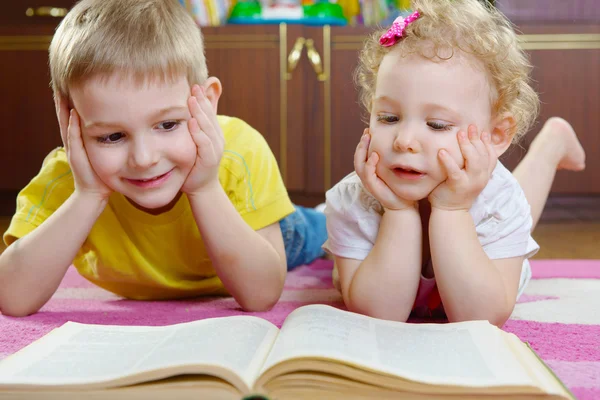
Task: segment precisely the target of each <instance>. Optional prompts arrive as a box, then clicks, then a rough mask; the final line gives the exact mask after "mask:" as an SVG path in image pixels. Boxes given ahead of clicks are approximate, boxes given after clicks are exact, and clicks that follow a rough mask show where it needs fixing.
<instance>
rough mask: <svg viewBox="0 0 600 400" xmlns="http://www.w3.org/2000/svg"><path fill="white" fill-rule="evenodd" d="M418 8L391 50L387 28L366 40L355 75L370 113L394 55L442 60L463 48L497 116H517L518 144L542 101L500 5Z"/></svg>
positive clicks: (470, 2)
mask: <svg viewBox="0 0 600 400" xmlns="http://www.w3.org/2000/svg"><path fill="white" fill-rule="evenodd" d="M413 8H414V9H415V10H419V12H420V14H421V16H420V17H419V18H418V19H417V20H416V21H414V22H412V23H410V24H409V25H408V26H407V28H406V30H405V32H404V35H403V38H402V39H401V40H400V41H399V42H397V43H396V44H394V45H393V46H391V47H383V46H381V45H380V44H379V37H380V36H381V35H382V34H383V33H385V32H386V30H387V28H386V30H381V31H378V32H375V33H374V34H373V35H371V36H370V37H369V38H368V39H367V41H366V42H365V45H364V47H363V49H362V51H361V54H360V62H359V66H358V69H357V71H356V78H357V83H358V85H359V87H360V99H361V102H362V104H363V106H364V107H366V109H367V111H368V112H371V107H372V102H373V98H374V95H375V86H376V83H377V72H378V70H379V66H380V65H381V61H382V59H383V57H384V56H385V55H386V54H387V53H389V52H390V51H392V50H394V51H401V52H402V53H401V54H402V55H403V56H406V55H409V54H415V53H416V54H419V55H421V56H423V57H426V58H428V59H431V60H432V61H434V62H443V61H444V60H447V59H449V58H451V57H452V54H454V52H456V50H459V51H462V52H464V53H467V54H471V55H472V56H474V57H476V58H477V59H479V60H480V61H481V62H482V63H483V65H484V66H485V69H486V73H487V74H488V77H489V80H490V82H489V83H490V86H491V88H492V90H491V92H492V93H491V97H492V98H491V99H490V100H491V105H492V112H493V114H494V115H502V114H504V113H506V112H509V113H511V114H512V116H513V118H514V120H515V124H514V126H513V129H512V132H511V133H512V134H514V139H513V140H514V141H518V140H519V139H520V138H521V137H522V136H523V135H525V133H527V132H528V131H529V129H530V128H531V126H532V124H533V122H534V121H535V119H536V117H537V114H538V110H539V98H538V96H537V93H536V92H535V91H534V90H533V88H532V87H531V86H530V84H529V82H530V76H529V74H530V71H531V65H530V64H529V60H528V57H527V55H526V54H525V53H524V52H523V50H521V48H520V47H519V45H518V43H517V36H516V34H515V31H514V29H513V27H512V25H511V23H510V21H508V19H507V18H506V17H505V16H504V15H503V14H502V13H501V12H500V11H498V10H497V9H496V8H495V7H493V6H491V5H489V4H487V5H484V4H482V3H481V2H480V1H478V0H414V1H413ZM424 43H427V44H429V45H428V46H425V45H424Z"/></svg>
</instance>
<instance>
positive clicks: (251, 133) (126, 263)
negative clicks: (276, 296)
mask: <svg viewBox="0 0 600 400" xmlns="http://www.w3.org/2000/svg"><path fill="white" fill-rule="evenodd" d="M218 119H219V124H220V125H221V128H222V130H223V134H224V136H225V143H226V145H225V151H224V153H223V158H222V160H221V165H220V167H219V181H220V182H221V185H222V186H223V188H224V190H225V192H226V193H227V196H228V197H229V199H230V200H231V202H232V203H233V205H234V206H235V208H236V210H238V212H239V213H240V215H241V217H242V218H243V219H244V221H246V223H247V224H248V225H249V226H250V227H252V228H253V229H254V230H258V229H261V228H264V227H266V226H268V225H271V224H273V223H276V222H278V221H279V220H281V219H282V218H284V217H285V216H287V215H288V214H290V213H292V212H293V211H294V206H293V205H292V203H291V201H290V199H289V196H288V194H287V191H286V189H285V186H284V184H283V180H282V178H281V175H280V172H279V168H278V166H277V162H276V160H275V157H274V156H273V153H272V152H271V149H270V148H269V146H268V144H267V142H266V141H265V140H264V138H263V137H262V136H261V135H260V133H258V132H257V131H256V130H254V129H253V128H252V127H250V126H249V125H248V124H246V123H245V122H244V121H242V120H239V119H236V118H231V117H224V116H219V117H218ZM73 191H74V182H73V176H72V174H71V169H70V167H69V164H68V162H67V157H66V153H65V151H64V149H63V148H58V149H56V150H53V151H52V152H51V153H50V154H49V155H48V156H47V157H46V159H45V160H44V163H43V166H42V169H41V170H40V172H39V173H38V175H37V176H36V177H35V178H33V180H32V181H31V182H30V183H29V184H28V185H27V186H26V187H25V188H24V189H23V190H22V191H21V192H20V193H19V195H18V197H17V211H16V213H15V215H14V216H13V218H12V221H11V224H10V226H9V228H8V230H7V231H6V233H5V234H4V242H5V243H6V244H7V245H9V244H11V243H13V242H14V241H15V240H17V239H18V238H20V237H23V236H25V235H27V234H28V233H29V232H31V231H33V230H34V229H35V228H36V227H38V226H39V225H40V224H41V223H42V222H44V221H45V220H46V219H47V218H48V217H49V216H50V215H52V213H53V212H54V211H56V210H57V209H58V208H59V207H60V206H61V205H62V204H63V203H64V202H65V201H66V200H67V198H68V197H69V196H70V195H71V194H72V193H73ZM64 240H69V232H64ZM73 264H74V265H75V267H77V270H78V271H79V273H80V274H81V275H82V276H84V277H85V278H86V279H88V280H90V281H91V282H93V283H95V284H96V285H98V286H100V287H103V288H104V289H107V290H110V291H111V292H114V293H116V294H118V295H121V296H124V297H128V298H132V299H167V298H182V297H191V296H198V295H203V294H226V291H225V289H224V288H223V284H222V283H221V281H220V279H219V278H218V277H217V275H216V273H215V270H214V269H213V267H212V263H211V261H210V259H209V257H208V254H207V251H206V248H205V247H204V243H203V241H202V238H201V237H200V233H199V231H198V227H197V225H196V221H195V220H194V216H193V214H192V210H191V208H190V205H189V202H188V200H187V197H186V196H185V195H183V196H181V198H180V199H179V200H178V201H177V203H176V204H175V205H174V206H173V208H172V209H171V210H169V211H167V212H165V213H163V214H160V215H151V214H148V213H145V212H143V211H141V210H139V209H137V208H136V207H135V206H134V205H132V204H131V203H130V202H129V201H128V200H127V199H126V198H125V196H123V195H122V194H120V193H113V194H112V195H111V197H110V199H109V202H108V205H107V206H106V208H105V209H104V211H103V212H102V214H101V215H100V217H99V218H98V220H97V221H96V223H95V224H94V226H93V228H92V230H91V232H90V234H89V236H88V237H87V239H86V241H85V242H84V244H83V246H82V247H81V249H80V250H79V252H78V254H77V256H76V258H75V260H74V262H73Z"/></svg>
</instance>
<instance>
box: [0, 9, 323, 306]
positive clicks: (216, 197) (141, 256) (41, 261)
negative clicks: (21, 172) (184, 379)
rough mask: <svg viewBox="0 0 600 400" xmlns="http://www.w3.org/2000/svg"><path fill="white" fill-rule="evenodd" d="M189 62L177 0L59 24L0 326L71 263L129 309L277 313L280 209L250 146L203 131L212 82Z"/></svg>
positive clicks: (195, 39)
mask: <svg viewBox="0 0 600 400" xmlns="http://www.w3.org/2000/svg"><path fill="white" fill-rule="evenodd" d="M203 50H204V49H203V42H202V36H201V33H200V31H199V29H198V27H197V26H196V25H195V23H194V22H193V20H192V18H191V17H190V16H189V15H188V14H187V12H186V11H185V9H184V8H183V7H181V5H180V4H179V3H178V1H177V0H129V1H122V0H83V1H81V2H80V3H78V4H77V5H76V6H75V7H74V8H73V9H72V10H71V11H70V12H69V14H68V15H67V16H66V17H65V19H64V20H63V21H62V23H61V24H60V26H59V27H58V29H57V31H56V34H55V36H54V38H53V40H52V43H51V46H50V55H49V57H50V72H51V77H52V87H53V90H54V95H55V103H56V110H57V116H58V120H59V125H60V132H61V136H62V140H63V144H64V148H59V149H57V150H54V151H53V152H51V153H50V154H49V155H48V156H47V157H46V159H45V160H44V164H43V166H42V169H41V170H40V172H39V174H38V175H37V176H36V177H35V178H34V179H33V180H32V181H31V182H30V183H29V184H28V185H27V186H26V187H25V188H24V189H23V190H22V191H21V193H20V194H19V196H18V199H17V212H16V214H15V216H14V217H13V219H12V222H11V225H10V227H9V229H8V230H7V232H6V233H5V234H4V240H5V242H6V244H7V245H9V247H8V248H7V249H6V251H5V252H4V253H3V254H2V255H1V256H0V311H1V312H2V313H3V314H5V315H12V316H24V315H28V314H31V313H34V312H36V311H37V310H39V309H40V307H42V306H43V305H44V304H45V303H46V302H47V301H48V299H49V298H50V297H51V296H52V295H53V294H54V292H55V291H56V289H57V287H58V285H59V284H60V282H61V280H62V278H63V276H64V274H65V272H66V271H67V268H68V267H69V266H70V265H71V264H72V263H73V264H74V265H75V266H76V267H77V269H78V271H79V273H80V274H82V275H83V276H84V277H85V278H87V279H88V280H90V281H91V282H93V283H95V284H96V285H98V286H100V287H103V288H105V289H107V290H109V291H111V292H114V293H116V294H118V295H121V296H124V297H127V298H132V299H171V298H183V297H192V296H199V295H208V294H226V293H229V294H231V295H232V296H233V297H234V298H235V299H236V300H237V301H238V303H239V304H240V305H241V306H242V307H243V308H244V309H245V310H249V311H258V310H266V309H269V308H271V307H272V306H273V305H274V304H275V303H276V302H277V300H278V299H279V296H280V295H281V292H282V289H283V282H284V278H285V274H286V249H285V247H284V240H283V238H282V232H281V228H280V224H279V221H280V220H282V219H283V218H284V217H286V216H287V215H289V214H291V213H293V212H294V206H293V205H292V203H291V202H290V200H289V197H288V195H287V192H286V189H285V187H284V185H283V182H282V179H281V176H280V173H279V170H278V168H277V164H276V161H275V158H274V156H273V154H272V153H271V151H270V149H269V147H268V145H267V144H266V142H265V140H264V139H263V137H262V136H261V135H260V134H259V133H258V132H256V131H255V130H253V129H252V128H251V127H250V126H248V125H247V124H246V123H244V122H243V121H241V120H239V119H235V118H228V117H223V116H217V114H216V111H217V104H218V100H219V96H220V95H221V83H220V82H219V80H218V79H217V78H215V77H208V73H207V68H206V61H205V58H204V51H203ZM190 94H191V96H190ZM302 212H303V210H300V211H299V212H297V213H295V214H293V215H294V216H295V218H294V220H293V221H294V222H293V223H292V224H297V223H298V222H297V221H298V220H299V219H300V220H302V221H305V219H302V218H298V214H299V213H302ZM311 217H312V218H313V219H314V218H316V219H317V220H318V223H317V224H316V227H315V228H311V227H310V226H308V225H306V226H303V227H299V228H301V229H304V230H307V229H315V230H317V231H318V232H317V234H316V236H318V237H320V238H322V240H320V239H319V240H317V241H316V242H315V243H313V244H311V246H312V247H315V248H316V249H317V250H315V249H313V248H306V246H305V247H303V249H305V250H306V252H307V253H311V252H312V254H314V255H315V256H317V255H319V254H318V252H319V251H320V246H321V244H322V243H323V241H324V240H325V238H324V235H325V233H324V232H325V227H324V225H325V223H324V216H323V215H322V214H320V215H316V214H315V215H312V216H311ZM284 222H285V223H284ZM300 223H301V222H300ZM281 225H282V227H284V226H285V230H286V232H287V233H286V240H287V241H288V242H294V240H293V239H294V238H293V236H294V234H295V232H297V229H295V227H294V226H292V228H290V222H289V221H287V222H286V221H285V220H283V221H282V224H281ZM290 231H291V232H292V234H291V235H290V234H289V232H290ZM311 233H313V232H311ZM288 236H289V238H288ZM292 244H293V243H292ZM305 261H306V260H305Z"/></svg>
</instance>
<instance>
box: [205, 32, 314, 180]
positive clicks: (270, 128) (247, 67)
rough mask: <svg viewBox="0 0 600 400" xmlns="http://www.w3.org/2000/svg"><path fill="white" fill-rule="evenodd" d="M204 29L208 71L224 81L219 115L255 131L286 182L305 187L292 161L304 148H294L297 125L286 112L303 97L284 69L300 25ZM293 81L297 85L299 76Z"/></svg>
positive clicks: (295, 106) (299, 82)
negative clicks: (263, 141)
mask: <svg viewBox="0 0 600 400" xmlns="http://www.w3.org/2000/svg"><path fill="white" fill-rule="evenodd" d="M202 32H203V34H204V38H205V43H206V59H207V63H208V72H209V75H211V76H216V77H217V78H219V79H220V80H221V82H222V84H223V94H222V96H221V100H220V101H219V114H222V115H230V116H234V117H237V118H240V119H242V120H244V121H246V122H247V123H249V124H250V125H251V126H252V127H254V128H255V129H256V130H258V131H259V132H260V133H261V134H262V135H263V136H264V137H265V139H266V140H267V142H268V144H269V146H270V147H271V149H272V151H273V153H274V154H275V157H276V158H277V161H278V163H279V167H280V170H281V173H282V175H283V177H284V181H285V182H286V185H287V186H288V187H291V188H292V189H297V190H303V184H304V182H303V180H302V179H301V170H300V169H299V168H298V165H297V163H295V161H294V160H295V157H296V155H297V154H298V152H302V149H301V148H300V149H299V148H298V147H296V145H297V144H298V140H297V137H296V135H295V133H296V131H297V129H298V127H297V126H296V125H295V120H294V118H291V117H289V114H290V113H291V111H290V110H294V109H295V108H297V106H298V104H300V102H301V99H300V98H298V97H297V96H295V92H296V90H291V89H290V88H289V86H290V85H291V83H292V80H291V79H288V74H287V69H288V65H287V62H288V61H287V57H288V55H289V53H290V52H291V51H292V50H293V44H294V42H293V40H294V38H295V37H299V36H300V28H299V27H290V26H286V25H285V24H283V25H264V26H237V25H229V26H223V27H215V28H203V29H202ZM292 76H293V75H290V76H289V78H291V77H292ZM293 82H294V84H295V85H296V86H297V87H299V86H300V85H301V80H294V81H293ZM290 164H291V165H290Z"/></svg>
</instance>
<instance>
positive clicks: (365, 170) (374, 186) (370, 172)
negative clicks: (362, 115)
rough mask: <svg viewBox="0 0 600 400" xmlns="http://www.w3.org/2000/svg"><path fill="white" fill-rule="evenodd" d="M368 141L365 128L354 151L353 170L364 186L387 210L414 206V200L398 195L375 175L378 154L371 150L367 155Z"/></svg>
mask: <svg viewBox="0 0 600 400" xmlns="http://www.w3.org/2000/svg"><path fill="white" fill-rule="evenodd" d="M370 143H371V134H370V133H369V129H365V132H364V133H363V136H362V137H361V139H360V142H359V143H358V146H357V147H356V151H355V153H354V170H355V171H356V174H357V175H358V177H359V178H360V180H361V181H362V183H363V185H364V186H365V188H366V189H367V190H368V191H369V193H371V194H372V195H373V196H374V197H375V198H376V199H377V201H379V202H380V203H381V205H382V206H383V207H384V208H386V209H388V210H402V209H405V208H409V207H414V206H415V202H413V201H408V200H404V199H401V198H400V197H398V196H397V195H396V194H395V193H394V192H393V191H392V189H390V188H389V186H388V185H387V184H386V183H385V182H384V181H383V180H382V179H381V178H380V177H379V176H378V175H377V173H376V170H377V163H378V162H379V154H377V153H376V152H372V153H371V155H368V152H369V144H370Z"/></svg>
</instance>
